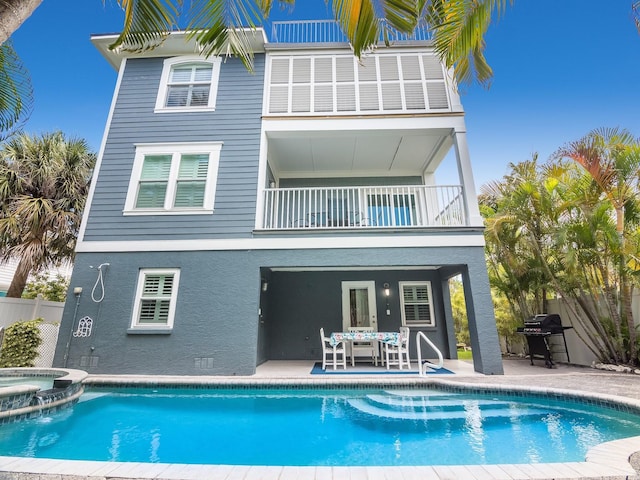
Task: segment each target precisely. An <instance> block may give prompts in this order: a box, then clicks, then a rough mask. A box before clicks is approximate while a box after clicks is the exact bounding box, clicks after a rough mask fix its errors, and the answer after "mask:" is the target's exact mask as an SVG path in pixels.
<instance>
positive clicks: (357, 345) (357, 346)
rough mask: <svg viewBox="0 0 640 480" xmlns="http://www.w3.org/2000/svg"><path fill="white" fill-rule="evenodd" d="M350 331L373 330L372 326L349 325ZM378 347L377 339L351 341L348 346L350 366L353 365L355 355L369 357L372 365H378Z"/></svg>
mask: <svg viewBox="0 0 640 480" xmlns="http://www.w3.org/2000/svg"><path fill="white" fill-rule="evenodd" d="M349 331H350V332H375V329H374V328H373V327H349ZM379 352H380V347H379V346H378V341H377V340H366V341H352V342H351V348H350V356H351V366H352V367H353V366H355V357H365V356H366V357H371V361H372V362H373V364H374V365H376V366H377V365H378V357H379V355H380V353H379Z"/></svg>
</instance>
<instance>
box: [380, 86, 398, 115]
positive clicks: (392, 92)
mask: <svg viewBox="0 0 640 480" xmlns="http://www.w3.org/2000/svg"><path fill="white" fill-rule="evenodd" d="M382 109H383V110H402V94H401V92H400V84H399V83H383V84H382Z"/></svg>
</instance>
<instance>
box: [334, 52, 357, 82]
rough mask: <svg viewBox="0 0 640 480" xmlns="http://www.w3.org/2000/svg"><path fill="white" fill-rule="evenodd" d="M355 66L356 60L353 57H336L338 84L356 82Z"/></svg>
mask: <svg viewBox="0 0 640 480" xmlns="http://www.w3.org/2000/svg"><path fill="white" fill-rule="evenodd" d="M355 64H356V63H355V59H354V58H353V57H336V82H338V83H342V82H354V81H355V73H354V66H355Z"/></svg>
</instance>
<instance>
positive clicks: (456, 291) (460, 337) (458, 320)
mask: <svg viewBox="0 0 640 480" xmlns="http://www.w3.org/2000/svg"><path fill="white" fill-rule="evenodd" d="M449 291H450V292H451V310H452V313H453V324H454V325H455V330H456V342H458V343H464V344H465V345H469V344H470V343H471V336H470V335H469V320H468V319H467V307H466V305H465V301H464V289H463V288H462V282H461V281H460V280H459V279H455V278H452V279H451V280H449Z"/></svg>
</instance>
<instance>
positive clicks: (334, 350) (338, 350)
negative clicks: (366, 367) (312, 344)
mask: <svg viewBox="0 0 640 480" xmlns="http://www.w3.org/2000/svg"><path fill="white" fill-rule="evenodd" d="M320 340H321V341H322V370H326V369H327V362H328V361H329V364H330V365H333V369H334V370H335V369H336V367H337V366H338V365H342V368H344V369H345V370H346V368H347V357H346V351H345V348H344V343H343V342H338V343H337V344H336V345H331V339H330V338H329V337H325V335H324V328H320ZM340 355H342V360H340V359H339V358H338V357H339V356H340Z"/></svg>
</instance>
